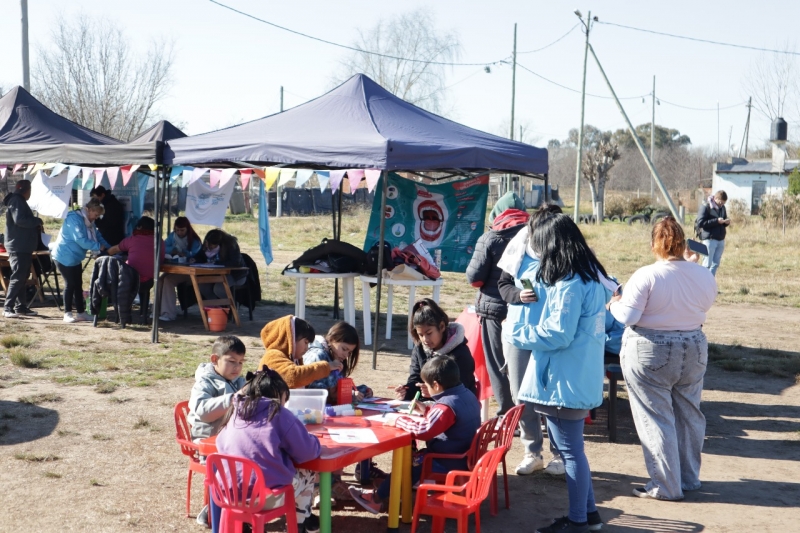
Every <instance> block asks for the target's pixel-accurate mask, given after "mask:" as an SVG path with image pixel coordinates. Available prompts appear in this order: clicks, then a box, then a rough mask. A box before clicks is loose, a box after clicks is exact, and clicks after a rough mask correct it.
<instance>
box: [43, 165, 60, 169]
mask: <svg viewBox="0 0 800 533" xmlns="http://www.w3.org/2000/svg"><path fill="white" fill-rule="evenodd" d="M60 164H61V163H59V165H60ZM54 166H56V163H45V164H44V165H42V170H50V169H51V168H53V167H54Z"/></svg>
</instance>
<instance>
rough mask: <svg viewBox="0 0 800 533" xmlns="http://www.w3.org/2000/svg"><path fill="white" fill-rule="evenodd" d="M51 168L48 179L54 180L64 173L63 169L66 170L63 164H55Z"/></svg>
mask: <svg viewBox="0 0 800 533" xmlns="http://www.w3.org/2000/svg"><path fill="white" fill-rule="evenodd" d="M51 168H52V169H53V170H52V171H51V172H50V177H51V178H55V177H56V176H58V175H59V174H61V173H62V172H64V169H65V168H67V165H65V164H64V163H56V164H55V165H53V166H52V167H51Z"/></svg>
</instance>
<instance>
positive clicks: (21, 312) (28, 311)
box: [14, 307, 39, 316]
mask: <svg viewBox="0 0 800 533" xmlns="http://www.w3.org/2000/svg"><path fill="white" fill-rule="evenodd" d="M14 312H15V313H17V315H18V316H36V315H38V314H39V313H37V312H36V311H34V310H33V309H28V308H27V307H23V308H21V309H17V310H16V311H14Z"/></svg>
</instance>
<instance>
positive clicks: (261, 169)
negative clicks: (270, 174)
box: [252, 168, 267, 180]
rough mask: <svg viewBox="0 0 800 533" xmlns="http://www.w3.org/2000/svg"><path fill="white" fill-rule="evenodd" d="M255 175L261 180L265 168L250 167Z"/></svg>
mask: <svg viewBox="0 0 800 533" xmlns="http://www.w3.org/2000/svg"><path fill="white" fill-rule="evenodd" d="M252 170H253V172H254V173H255V175H256V176H258V177H259V178H261V179H262V180H263V179H264V178H265V177H266V175H267V173H266V168H254V169H252Z"/></svg>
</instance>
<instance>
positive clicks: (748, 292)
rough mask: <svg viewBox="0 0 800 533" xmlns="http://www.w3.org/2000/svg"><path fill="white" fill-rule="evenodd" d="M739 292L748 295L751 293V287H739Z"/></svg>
mask: <svg viewBox="0 0 800 533" xmlns="http://www.w3.org/2000/svg"><path fill="white" fill-rule="evenodd" d="M739 294H741V295H743V296H747V295H748V294H750V289H748V288H747V287H739Z"/></svg>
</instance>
